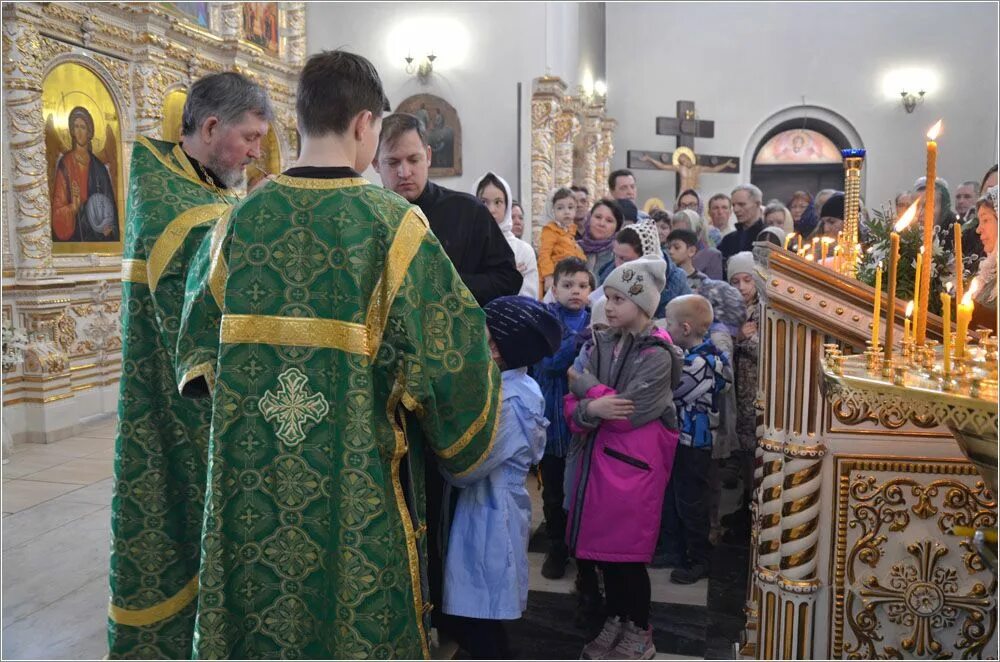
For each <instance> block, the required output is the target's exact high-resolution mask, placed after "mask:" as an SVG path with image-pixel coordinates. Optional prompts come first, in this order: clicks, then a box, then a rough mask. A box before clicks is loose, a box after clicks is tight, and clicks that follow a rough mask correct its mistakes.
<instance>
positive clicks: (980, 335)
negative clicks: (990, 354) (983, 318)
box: [975, 329, 993, 347]
mask: <svg viewBox="0 0 1000 662" xmlns="http://www.w3.org/2000/svg"><path fill="white" fill-rule="evenodd" d="M975 334H976V337H977V339H978V342H979V346H980V347H986V343H987V342H988V341H989V339H990V336H992V335H993V331H991V330H990V329H976V330H975Z"/></svg>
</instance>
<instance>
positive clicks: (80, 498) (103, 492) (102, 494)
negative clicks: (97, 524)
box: [53, 478, 115, 506]
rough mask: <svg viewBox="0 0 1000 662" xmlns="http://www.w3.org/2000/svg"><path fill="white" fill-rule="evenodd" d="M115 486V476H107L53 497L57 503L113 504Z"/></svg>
mask: <svg viewBox="0 0 1000 662" xmlns="http://www.w3.org/2000/svg"><path fill="white" fill-rule="evenodd" d="M114 487H115V479H114V478H105V479H104V480H102V481H99V482H96V483H94V484H92V485H88V486H86V487H81V488H80V489H78V490H73V491H72V492H67V493H66V494H64V495H62V496H61V497H57V498H55V499H53V501H54V502H57V503H89V504H95V505H99V506H110V505H111V493H112V491H113V490H114Z"/></svg>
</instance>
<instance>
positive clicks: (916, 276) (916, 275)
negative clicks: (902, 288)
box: [910, 247, 924, 342]
mask: <svg viewBox="0 0 1000 662" xmlns="http://www.w3.org/2000/svg"><path fill="white" fill-rule="evenodd" d="M923 263H924V249H923V247H921V249H920V252H919V253H917V268H916V269H915V270H914V272H913V306H914V308H913V336H912V337H911V338H910V340H912V341H913V342H916V341H917V325H918V324H920V290H921V287H920V269H921V265H923Z"/></svg>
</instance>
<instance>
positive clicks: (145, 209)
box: [108, 73, 273, 659]
mask: <svg viewBox="0 0 1000 662" xmlns="http://www.w3.org/2000/svg"><path fill="white" fill-rule="evenodd" d="M272 116H273V112H272V110H271V105H270V102H269V101H268V98H267V95H266V93H265V92H264V90H263V89H262V88H261V87H260V86H259V85H257V84H255V83H253V82H251V81H249V80H247V79H246V78H244V77H243V76H241V75H239V74H235V73H223V74H215V75H212V76H207V77H205V78H202V79H201V80H199V81H197V82H196V83H195V84H194V85H193V86H192V87H191V90H190V93H189V95H188V99H187V102H186V104H185V107H184V113H183V127H182V134H183V142H182V143H181V144H175V143H167V142H163V141H159V140H152V139H147V138H143V137H140V138H138V140H137V141H136V144H135V148H134V150H133V152H132V162H131V173H130V177H129V195H128V206H127V215H126V228H125V244H124V255H123V260H122V377H121V392H120V398H119V405H118V418H119V425H118V435H117V442H116V446H115V490H114V496H113V498H112V508H111V534H112V547H111V572H110V584H111V587H110V588H111V603H110V606H109V610H108V643H109V648H110V651H109V657H110V658H112V659H150V658H153V659H155V658H174V659H177V658H190V656H191V653H192V639H193V635H194V616H195V609H196V601H195V597H196V595H197V587H198V566H199V561H200V543H201V531H202V523H203V512H204V494H205V489H206V486H207V468H206V462H207V449H208V439H209V430H210V423H211V401H210V400H209V399H208V398H205V399H202V400H195V399H188V398H182V397H181V394H180V386H181V384H180V380H181V379H183V380H184V381H188V380H192V379H194V378H196V377H197V376H198V370H202V371H204V366H201V367H199V368H198V369H197V370H193V371H192V370H188V371H187V374H185V373H181V375H180V376H178V375H177V347H178V327H179V323H180V318H181V312H182V306H183V304H184V292H185V283H186V280H187V271H188V266H189V262H190V261H191V258H192V256H193V255H194V254H195V252H196V250H197V248H198V246H199V244H200V243H201V242H202V239H203V237H205V236H206V234H207V233H208V232H209V231H210V230H211V229H212V228H213V227H214V225H215V224H216V223H217V222H218V220H219V219H220V218H221V217H222V216H223V215H224V214H225V213H226V212H227V211H228V210H229V209H231V207H232V205H233V203H234V202H235V200H236V198H235V197H234V195H233V194H232V189H233V188H234V187H235V186H238V185H239V183H240V181H241V180H242V178H243V169H244V167H245V165H246V163H248V162H249V161H250V160H251V159H253V158H256V157H257V156H259V154H260V142H261V139H262V138H263V137H264V135H265V134H266V132H267V130H268V121H269V120H271V118H272ZM192 367H195V366H192Z"/></svg>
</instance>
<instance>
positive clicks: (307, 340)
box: [209, 177, 492, 453]
mask: <svg viewBox="0 0 1000 662" xmlns="http://www.w3.org/2000/svg"><path fill="white" fill-rule="evenodd" d="M290 179H295V180H298V179H299V178H297V177H293V178H290ZM319 181H324V182H325V181H344V180H319ZM227 223H228V221H227ZM220 224H221V221H220ZM216 227H218V226H216ZM427 232H428V225H427V221H426V220H425V219H424V216H423V214H422V213H421V212H420V211H419V209H417V208H416V207H414V208H411V209H410V210H409V211H408V212H407V213H406V216H404V217H403V221H402V223H401V224H400V226H399V229H398V230H397V231H396V236H395V238H394V239H393V242H392V245H391V246H390V247H389V252H388V255H387V257H386V264H385V268H384V269H383V271H382V275H381V276H379V280H378V283H376V285H375V291H374V292H373V293H372V299H371V302H370V303H369V305H368V311H367V314H366V318H365V324H364V326H362V325H360V324H356V323H354V322H343V321H340V320H331V319H319V318H309V317H279V316H276V315H223V316H222V336H221V340H222V342H226V343H260V344H269V345H294V346H298V347H326V348H330V349H339V350H341V351H345V352H352V353H354V354H362V355H364V356H368V357H374V356H375V354H376V353H378V348H379V346H380V345H381V343H382V334H383V333H384V332H385V326H386V323H387V322H388V319H389V311H390V309H391V308H392V302H393V299H395V298H396V294H397V292H399V288H400V287H401V286H402V284H403V280H404V279H405V278H406V273H407V271H408V270H409V268H410V263H411V262H412V261H413V258H414V256H415V255H416V254H417V251H418V250H419V248H420V244H421V242H422V241H423V240H424V237H426V236H427ZM222 236H223V237H224V236H225V231H222ZM213 240H214V237H213ZM213 250H218V251H219V253H220V255H219V256H218V263H219V266H218V270H216V266H215V265H216V262H215V261H213V267H212V272H210V274H209V286H210V287H212V288H218V289H219V290H220V291H221V294H222V295H223V296H224V294H225V287H224V285H225V279H226V276H227V274H228V268H226V271H223V266H222V265H224V259H223V257H222V256H221V240H220V242H219V246H218V248H217V249H213ZM213 296H214V297H216V300H217V301H219V300H220V297H219V294H217V293H216V292H215V289H213ZM219 307H220V309H221V308H222V307H223V306H222V304H221V303H220V305H219ZM491 369H492V365H491ZM413 402H415V401H413ZM418 406H419V405H418ZM414 410H415V408H414ZM483 424H485V419H484V420H483ZM480 429H482V424H481V425H480ZM470 438H471V437H470ZM466 443H468V442H466ZM459 450H461V449H459ZM455 452H456V453H457V452H459V451H455Z"/></svg>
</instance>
